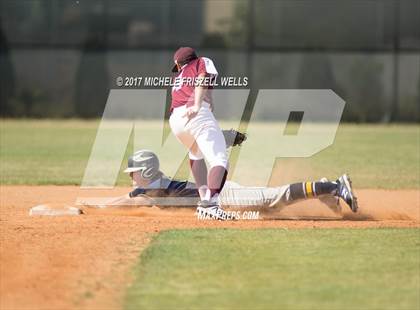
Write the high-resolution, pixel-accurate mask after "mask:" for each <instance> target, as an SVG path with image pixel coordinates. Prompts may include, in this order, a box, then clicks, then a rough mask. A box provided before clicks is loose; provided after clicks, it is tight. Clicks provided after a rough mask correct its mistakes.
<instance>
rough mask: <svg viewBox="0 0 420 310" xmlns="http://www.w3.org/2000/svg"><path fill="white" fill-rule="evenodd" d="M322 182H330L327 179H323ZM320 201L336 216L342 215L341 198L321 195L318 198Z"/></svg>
mask: <svg viewBox="0 0 420 310" xmlns="http://www.w3.org/2000/svg"><path fill="white" fill-rule="evenodd" d="M319 181H320V182H323V183H325V182H329V180H328V179H327V178H325V177H324V178H322V179H321V180H319ZM318 199H319V201H321V202H322V203H323V204H325V205H327V207H328V208H330V210H331V211H333V212H334V213H336V214H341V211H342V210H341V205H340V198H339V197H338V196H334V195H330V194H327V195H321V196H319V197H318Z"/></svg>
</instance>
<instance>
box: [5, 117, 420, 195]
mask: <svg viewBox="0 0 420 310" xmlns="http://www.w3.org/2000/svg"><path fill="white" fill-rule="evenodd" d="M98 125H99V121H97V120H94V121H83V120H42V121H40V120H1V127H0V129H1V130H0V164H1V165H0V174H1V184H80V183H81V181H82V178H83V173H84V169H85V168H86V165H87V163H88V159H89V155H90V151H91V148H92V145H93V142H94V140H95V136H96V130H97V128H98ZM231 126H232V124H230V123H222V127H224V128H230V127H231ZM270 128H271V125H270V123H264V124H262V123H261V124H260V125H258V126H257V130H256V132H255V133H254V134H253V135H252V136H250V137H249V139H254V140H255V139H256V140H261V141H265V142H266V143H265V144H264V149H265V150H268V149H269V148H273V147H275V146H274V143H270V141H275V140H276V138H277V135H278V133H277V132H276V131H275V130H270ZM160 130H161V123H160V122H153V121H149V122H143V124H142V127H141V128H140V131H141V132H142V133H144V134H143V135H142V138H143V142H144V144H145V145H147V144H148V143H149V142H150V141H156V140H158V141H160V140H161V138H162V134H161V132H160ZM132 150H133V147H132V145H131V144H130V145H129V146H128V148H127V150H126V157H127V155H128V154H129V153H131V152H132ZM252 152H254V153H252ZM260 153H261V149H255V150H252V151H251V153H247V154H241V156H244V158H245V159H246V162H247V163H248V162H249V167H253V169H242V170H241V171H237V172H236V174H235V178H236V179H235V180H236V181H239V182H240V183H244V184H246V182H248V183H250V182H251V183H255V184H250V185H261V182H264V180H262V179H261V173H258V172H260V171H262V170H263V169H271V166H272V164H273V161H272V159H271V158H262V157H261V156H259V155H260ZM165 156H166V157H165V158H161V162H162V165H163V166H164V167H165V165H166V167H168V166H170V165H171V156H172V154H171V152H167V155H165ZM255 158H259V160H255ZM260 158H261V159H260ZM124 165H125V162H124V163H123V164H122V167H121V170H122V169H123V166H124ZM290 170H291V171H290ZM184 171H188V169H185V167H184ZM286 171H287V172H286ZM419 171H420V126H418V125H389V126H387V125H354V124H353V125H351V124H344V125H341V126H340V127H339V130H338V133H337V136H336V139H335V143H334V144H333V145H332V146H331V147H329V148H327V149H326V150H324V151H322V152H320V153H318V154H316V155H315V156H313V157H312V158H309V159H296V160H293V161H292V162H291V161H290V160H287V159H278V160H277V164H276V165H275V171H274V173H273V176H274V181H273V180H272V184H273V185H274V184H276V185H277V184H279V182H280V180H281V182H282V183H284V182H292V181H297V180H304V179H314V178H319V177H321V176H327V177H329V178H333V177H336V176H338V175H340V174H342V173H343V172H348V173H350V174H351V175H352V177H353V179H354V183H355V186H356V187H359V188H389V189H396V188H420V172H419ZM282 174H283V175H282ZM117 184H118V185H129V184H130V182H129V179H128V178H127V176H125V175H123V174H122V173H120V175H119V179H118V182H117Z"/></svg>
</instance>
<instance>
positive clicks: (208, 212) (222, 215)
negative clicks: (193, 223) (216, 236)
mask: <svg viewBox="0 0 420 310" xmlns="http://www.w3.org/2000/svg"><path fill="white" fill-rule="evenodd" d="M196 215H197V218H198V219H199V220H220V221H228V220H236V217H235V216H234V215H233V214H231V213H230V212H226V211H225V210H223V209H222V208H221V207H220V206H219V205H218V204H217V203H214V202H211V201H208V200H202V201H200V202H199V203H198V204H197V209H196Z"/></svg>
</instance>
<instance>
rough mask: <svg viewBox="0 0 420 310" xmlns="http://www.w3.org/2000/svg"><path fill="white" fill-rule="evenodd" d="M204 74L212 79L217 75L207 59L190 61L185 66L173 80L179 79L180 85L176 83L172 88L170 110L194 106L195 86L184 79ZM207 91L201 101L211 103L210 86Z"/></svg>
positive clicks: (201, 58) (211, 63)
mask: <svg viewBox="0 0 420 310" xmlns="http://www.w3.org/2000/svg"><path fill="white" fill-rule="evenodd" d="M202 73H204V74H205V75H206V76H207V77H210V78H212V79H214V78H215V77H216V75H217V71H216V69H215V68H214V65H213V62H212V61H211V60H210V59H208V58H203V57H199V58H197V59H194V60H192V61H191V62H189V63H188V64H187V65H185V66H184V67H183V68H182V69H181V70H180V72H179V73H178V74H177V75H176V76H175V77H174V79H176V78H179V81H182V83H176V82H175V85H174V86H173V87H172V104H171V110H173V109H174V108H177V107H180V106H183V105H185V104H186V105H187V106H188V107H190V106H192V105H194V90H195V85H194V83H193V82H192V83H191V82H188V81H187V80H186V79H187V78H191V79H192V80H193V79H194V78H197V77H198V76H199V75H200V74H202ZM207 88H208V89H207V91H206V93H205V95H204V98H203V100H204V101H206V102H208V103H210V104H211V103H212V94H211V90H212V89H213V87H212V86H207Z"/></svg>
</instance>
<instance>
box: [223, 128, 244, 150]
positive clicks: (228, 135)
mask: <svg viewBox="0 0 420 310" xmlns="http://www.w3.org/2000/svg"><path fill="white" fill-rule="evenodd" d="M222 132H223V135H224V136H225V140H226V147H231V146H237V145H242V143H243V142H244V141H245V140H246V134H244V133H242V132H239V131H236V130H235V129H229V130H223V131H222Z"/></svg>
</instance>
